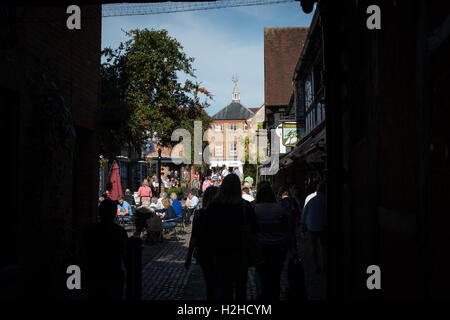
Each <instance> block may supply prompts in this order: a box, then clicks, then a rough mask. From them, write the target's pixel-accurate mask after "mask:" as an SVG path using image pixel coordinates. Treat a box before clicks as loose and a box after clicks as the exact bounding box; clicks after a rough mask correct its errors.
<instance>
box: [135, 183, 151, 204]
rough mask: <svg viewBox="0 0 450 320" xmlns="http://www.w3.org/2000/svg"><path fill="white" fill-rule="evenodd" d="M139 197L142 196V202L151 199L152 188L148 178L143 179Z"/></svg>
mask: <svg viewBox="0 0 450 320" xmlns="http://www.w3.org/2000/svg"><path fill="white" fill-rule="evenodd" d="M138 197H140V203H142V201H144V200H150V199H151V198H152V189H151V188H150V186H149V185H148V180H147V179H144V181H142V185H141V186H140V187H139V189H138Z"/></svg>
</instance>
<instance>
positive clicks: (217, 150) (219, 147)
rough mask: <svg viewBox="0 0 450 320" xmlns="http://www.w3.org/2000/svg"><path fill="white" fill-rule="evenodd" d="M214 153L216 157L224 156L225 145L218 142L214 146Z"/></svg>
mask: <svg viewBox="0 0 450 320" xmlns="http://www.w3.org/2000/svg"><path fill="white" fill-rule="evenodd" d="M214 154H215V156H216V157H222V156H223V145H222V144H221V143H217V144H215V146H214Z"/></svg>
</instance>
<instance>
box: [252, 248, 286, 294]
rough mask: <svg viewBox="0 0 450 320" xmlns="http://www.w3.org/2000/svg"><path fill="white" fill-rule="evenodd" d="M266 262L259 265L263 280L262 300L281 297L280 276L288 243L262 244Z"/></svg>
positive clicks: (258, 269)
mask: <svg viewBox="0 0 450 320" xmlns="http://www.w3.org/2000/svg"><path fill="white" fill-rule="evenodd" d="M261 250H262V255H263V258H264V262H263V263H262V264H261V265H259V266H258V267H257V268H256V270H257V271H258V275H259V278H260V280H261V295H260V297H259V299H260V300H271V301H273V300H279V299H280V276H281V271H282V270H283V265H284V262H285V260H286V254H287V245H286V244H285V243H283V244H279V245H261Z"/></svg>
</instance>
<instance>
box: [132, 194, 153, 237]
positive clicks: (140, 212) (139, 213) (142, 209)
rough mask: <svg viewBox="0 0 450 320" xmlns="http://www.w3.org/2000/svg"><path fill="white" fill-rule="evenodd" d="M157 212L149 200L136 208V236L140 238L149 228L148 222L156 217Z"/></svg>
mask: <svg viewBox="0 0 450 320" xmlns="http://www.w3.org/2000/svg"><path fill="white" fill-rule="evenodd" d="M154 212H155V210H154V209H153V208H152V206H151V204H150V201H149V200H144V201H142V204H141V206H139V207H137V208H136V211H135V217H134V224H135V232H134V236H136V237H140V236H141V233H142V231H143V230H144V229H145V228H146V227H147V220H148V219H149V218H150V217H151V216H152V215H154Z"/></svg>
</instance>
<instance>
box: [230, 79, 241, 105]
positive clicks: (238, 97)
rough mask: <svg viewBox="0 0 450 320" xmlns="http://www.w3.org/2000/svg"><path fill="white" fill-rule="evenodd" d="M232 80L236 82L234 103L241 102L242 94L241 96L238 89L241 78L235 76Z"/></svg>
mask: <svg viewBox="0 0 450 320" xmlns="http://www.w3.org/2000/svg"><path fill="white" fill-rule="evenodd" d="M231 80H232V81H233V82H234V90H233V95H232V97H233V101H234V102H239V100H240V94H239V89H238V87H237V83H238V81H239V78H238V77H237V76H236V75H234V76H233V77H232V78H231Z"/></svg>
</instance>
